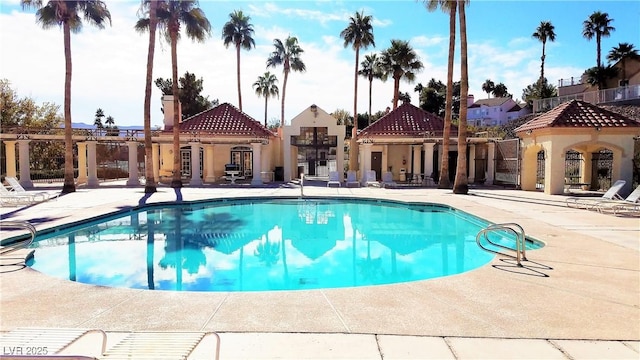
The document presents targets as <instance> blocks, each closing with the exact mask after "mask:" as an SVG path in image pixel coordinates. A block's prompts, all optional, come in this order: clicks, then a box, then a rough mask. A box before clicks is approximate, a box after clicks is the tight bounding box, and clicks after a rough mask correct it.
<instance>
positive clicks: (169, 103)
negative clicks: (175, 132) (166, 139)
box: [162, 95, 182, 130]
mask: <svg viewBox="0 0 640 360" xmlns="http://www.w3.org/2000/svg"><path fill="white" fill-rule="evenodd" d="M162 113H163V114H164V129H165V130H171V129H173V95H163V96H162ZM178 121H179V122H182V104H181V103H180V101H178Z"/></svg>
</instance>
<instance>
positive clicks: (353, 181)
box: [346, 170, 360, 187]
mask: <svg viewBox="0 0 640 360" xmlns="http://www.w3.org/2000/svg"><path fill="white" fill-rule="evenodd" d="M346 185H347V187H349V186H354V187H360V182H358V179H357V176H356V172H355V171H353V170H349V171H348V172H347V183H346Z"/></svg>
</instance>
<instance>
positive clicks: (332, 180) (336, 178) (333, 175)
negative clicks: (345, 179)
mask: <svg viewBox="0 0 640 360" xmlns="http://www.w3.org/2000/svg"><path fill="white" fill-rule="evenodd" d="M331 185H338V187H340V186H342V184H341V183H340V174H339V173H338V172H337V171H329V181H328V182H327V187H331Z"/></svg>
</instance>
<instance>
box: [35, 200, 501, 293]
mask: <svg viewBox="0 0 640 360" xmlns="http://www.w3.org/2000/svg"><path fill="white" fill-rule="evenodd" d="M488 224H489V223H488V222H486V221H483V220H481V219H478V218H476V217H473V216H471V215H468V214H465V213H463V212H461V211H458V210H456V209H452V208H450V207H447V206H440V205H429V204H420V205H417V204H407V203H399V202H391V201H380V200H363V199H339V200H338V199H277V200H274V199H245V200H240V199H234V200H219V201H213V202H207V203H190V204H180V205H164V206H157V205H156V206H151V207H147V208H143V209H139V210H132V211H129V212H126V213H120V214H118V215H113V216H110V217H107V218H102V219H100V220H94V221H91V222H87V223H85V224H82V225H76V226H74V227H71V228H67V229H62V230H59V231H56V232H50V233H48V234H43V235H39V236H38V237H37V238H36V242H34V244H33V247H34V248H35V249H36V251H35V255H34V257H33V259H31V260H30V261H29V263H28V265H29V266H31V267H32V268H34V269H35V270H38V271H41V272H43V273H46V274H49V275H51V276H54V277H58V278H63V279H69V280H72V281H77V282H81V283H88V284H96V285H103V286H110V287H127V288H136V289H154V290H173V291H266V290H301V289H317V288H339V287H355V286H368V285H381V284H390V283H398V282H407V281H416V280H424V279H431V278H436V277H440V276H447V275H452V274H458V273H462V272H465V271H469V270H472V269H475V268H477V267H480V266H482V265H484V264H486V263H487V262H489V261H490V260H491V259H492V258H493V256H494V255H493V254H491V253H488V252H486V251H483V250H481V249H480V248H479V247H478V246H477V244H476V241H475V237H476V234H477V233H478V232H479V231H480V230H481V229H482V228H483V227H486V226H487V225H488ZM504 241H506V242H507V243H508V242H509V241H511V240H510V239H508V238H505V240H504ZM512 243H513V242H512Z"/></svg>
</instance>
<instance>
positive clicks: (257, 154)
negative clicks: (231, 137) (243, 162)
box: [251, 143, 262, 186]
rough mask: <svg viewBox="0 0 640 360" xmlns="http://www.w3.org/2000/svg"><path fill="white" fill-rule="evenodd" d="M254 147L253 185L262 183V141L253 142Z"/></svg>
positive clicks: (252, 146)
mask: <svg viewBox="0 0 640 360" xmlns="http://www.w3.org/2000/svg"><path fill="white" fill-rule="evenodd" d="M251 148H252V149H253V179H251V185H253V186H260V185H262V143H252V144H251Z"/></svg>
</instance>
